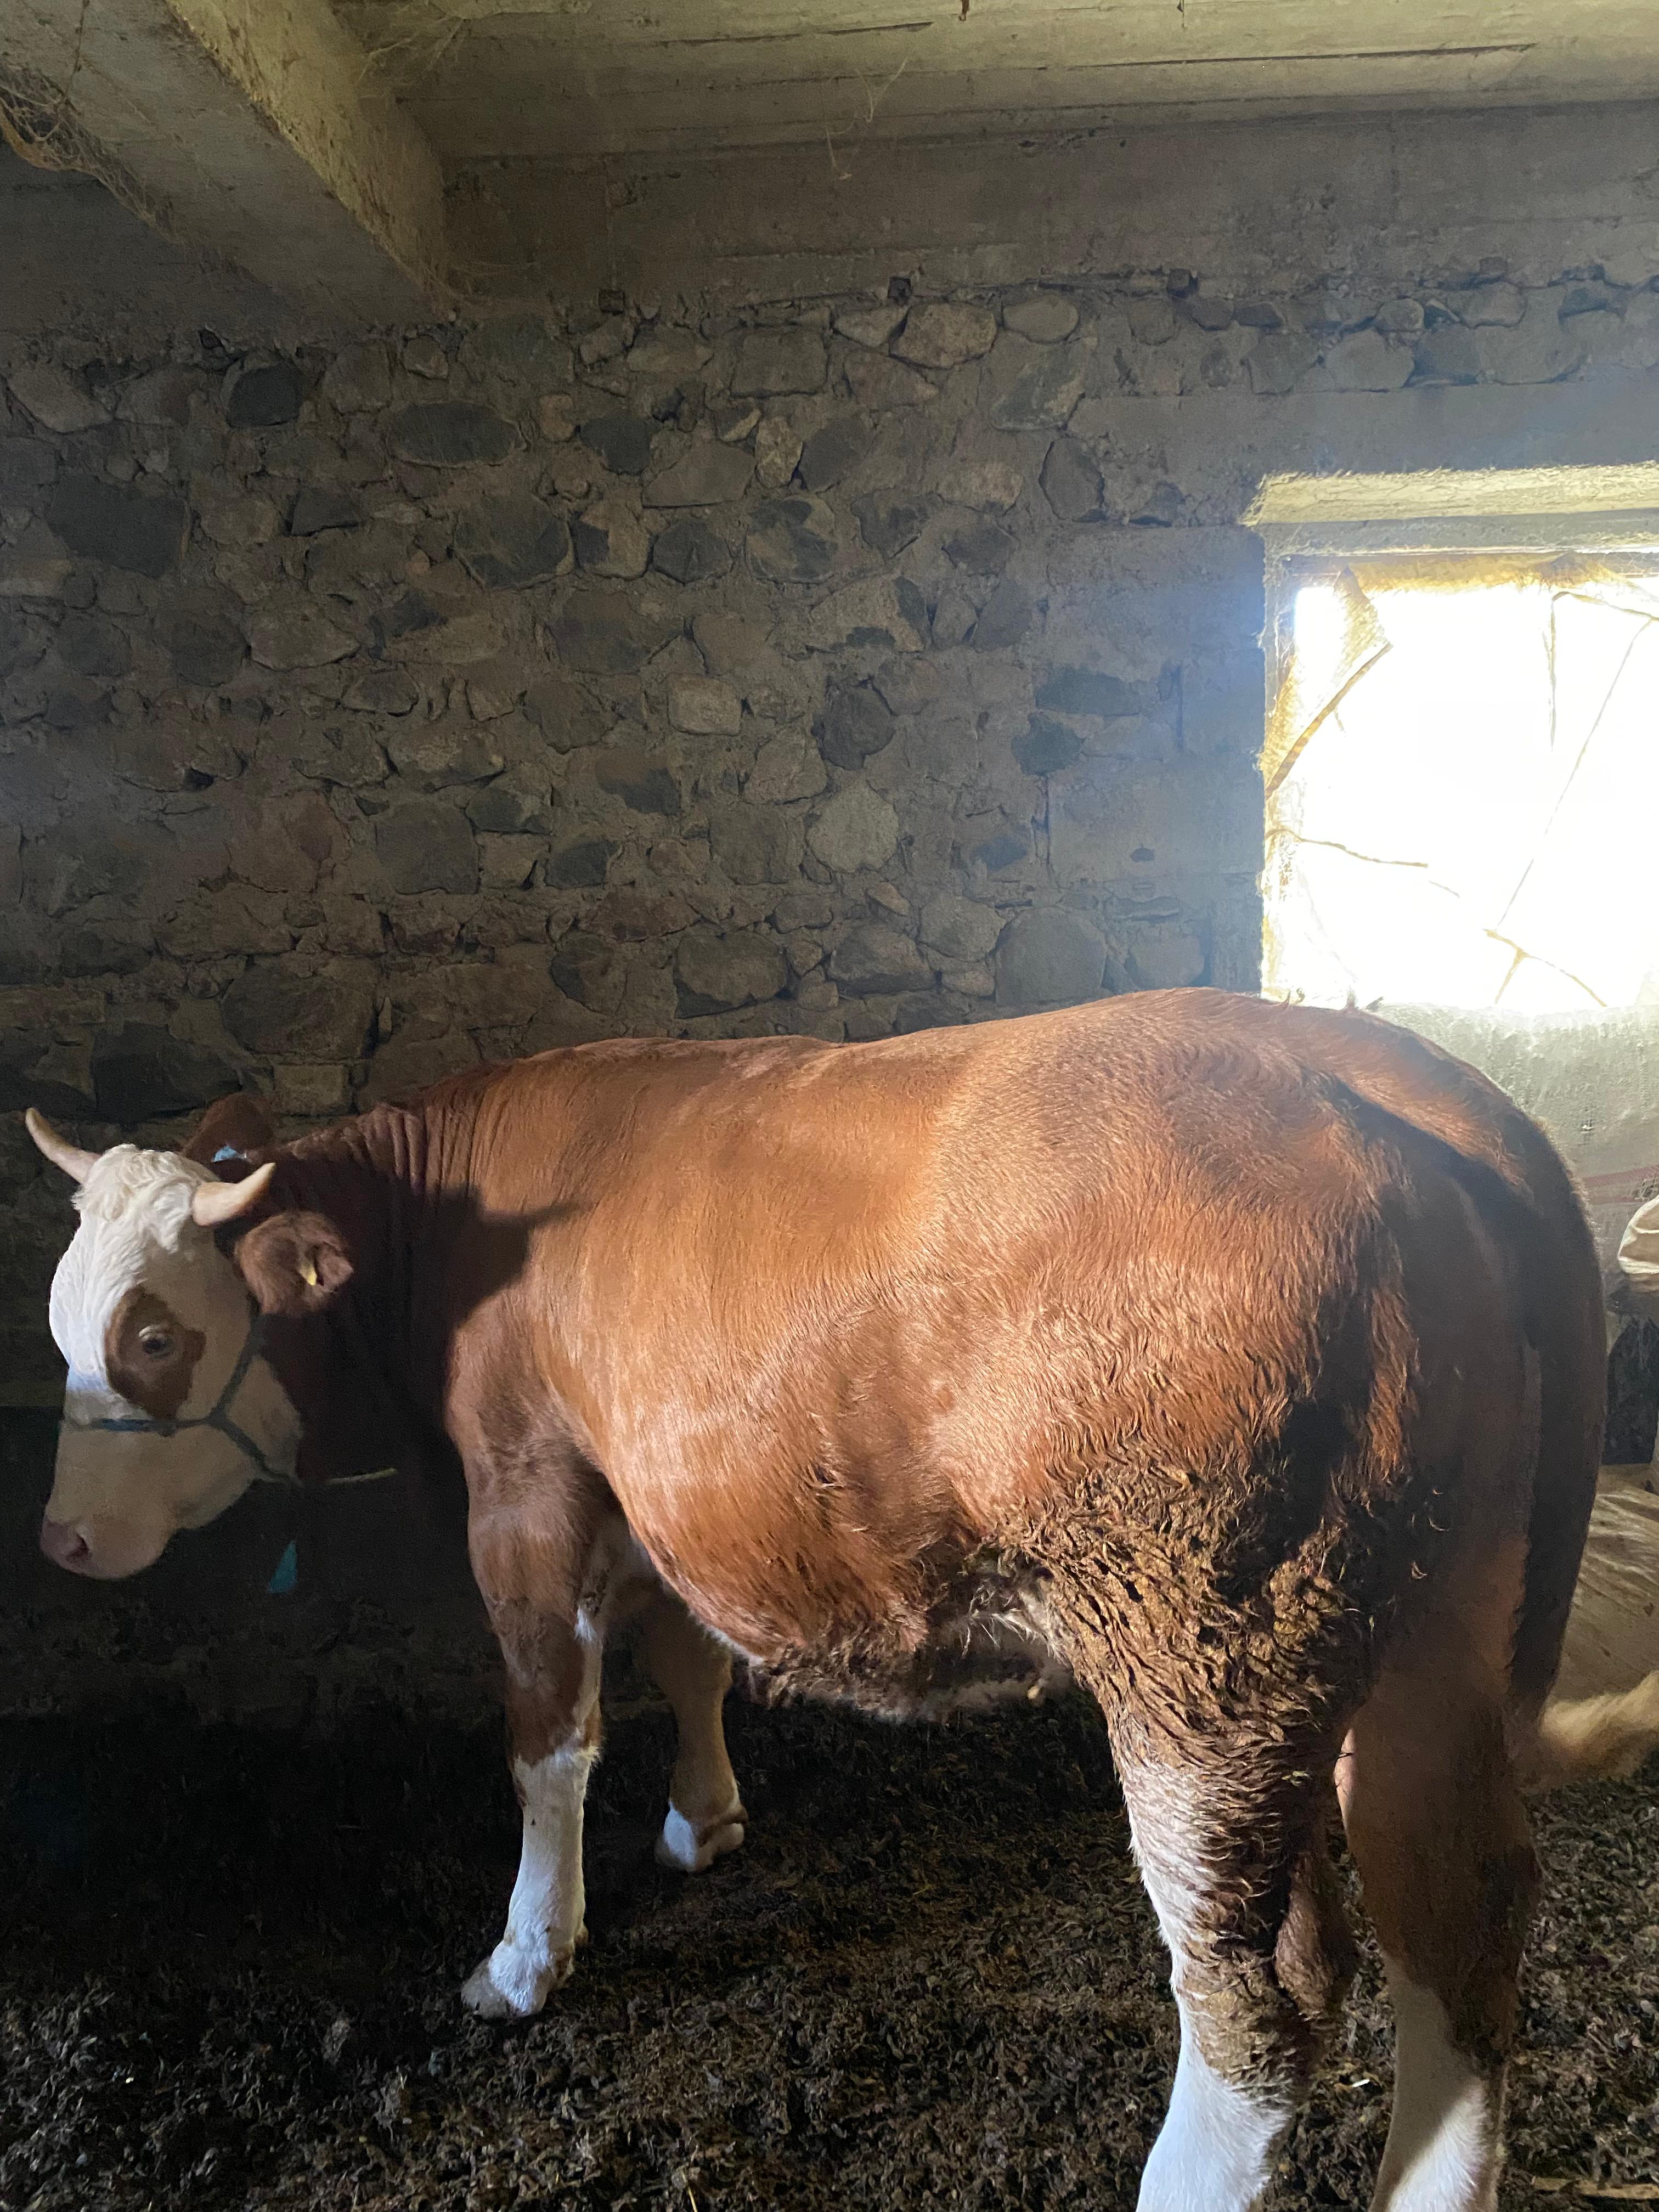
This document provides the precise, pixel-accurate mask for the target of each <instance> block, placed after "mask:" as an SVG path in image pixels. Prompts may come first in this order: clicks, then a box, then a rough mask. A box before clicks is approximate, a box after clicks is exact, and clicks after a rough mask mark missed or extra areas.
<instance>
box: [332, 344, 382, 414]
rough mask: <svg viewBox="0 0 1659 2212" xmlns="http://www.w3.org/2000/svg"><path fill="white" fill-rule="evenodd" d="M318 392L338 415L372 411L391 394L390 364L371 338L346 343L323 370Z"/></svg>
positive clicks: (380, 346)
mask: <svg viewBox="0 0 1659 2212" xmlns="http://www.w3.org/2000/svg"><path fill="white" fill-rule="evenodd" d="M321 390H322V395H323V397H324V398H325V399H326V400H327V401H328V402H329V404H330V405H331V406H333V407H337V408H338V409H339V410H340V412H341V414H342V415H373V414H375V413H377V412H378V410H380V408H382V407H385V406H386V405H388V404H390V402H391V398H392V364H391V363H390V362H388V361H387V359H386V348H385V347H384V346H383V345H382V344H380V343H379V341H378V340H375V341H374V342H372V343H369V344H368V345H356V346H348V347H347V348H346V349H345V350H344V352H343V353H338V354H336V356H334V358H333V360H332V361H331V362H330V363H329V365H328V367H327V368H326V369H325V371H324V373H323V381H322V386H321Z"/></svg>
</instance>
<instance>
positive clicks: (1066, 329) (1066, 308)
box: [1002, 292, 1232, 345]
mask: <svg viewBox="0 0 1659 2212" xmlns="http://www.w3.org/2000/svg"><path fill="white" fill-rule="evenodd" d="M1077 319H1078V318H1077V309H1076V308H1075V307H1073V305H1072V303H1071V301H1069V300H1067V299H1066V298H1064V297H1062V295H1060V293H1058V292H1033V293H1032V294H1031V295H1030V297H1029V298H1027V299H1024V300H1011V301H1009V302H1008V303H1007V304H1006V306H1005V307H1004V308H1003V310H1002V326H1003V328H1004V329H1005V330H1008V331H1014V332H1016V333H1017V335H1018V336H1019V337H1023V338H1030V341H1031V343H1032V344H1033V345H1058V344H1059V343H1060V341H1061V340H1062V339H1064V338H1068V337H1071V335H1072V332H1073V331H1074V330H1075V329H1076V328H1077ZM1227 319H1228V321H1229V322H1231V320H1232V316H1231V312H1229V314H1228V317H1227Z"/></svg>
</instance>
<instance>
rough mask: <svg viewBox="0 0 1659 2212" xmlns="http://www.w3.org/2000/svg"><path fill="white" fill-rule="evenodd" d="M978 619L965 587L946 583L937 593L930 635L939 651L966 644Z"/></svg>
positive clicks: (977, 611) (942, 651) (947, 650)
mask: <svg viewBox="0 0 1659 2212" xmlns="http://www.w3.org/2000/svg"><path fill="white" fill-rule="evenodd" d="M978 620H979V609H978V608H977V607H976V606H975V604H974V602H973V600H972V599H969V596H968V593H967V591H966V589H965V588H964V587H963V586H962V585H961V584H957V583H951V584H947V585H946V586H945V589H944V590H943V591H942V592H940V593H939V603H938V605H936V606H935V607H934V609H933V627H932V629H931V631H930V633H929V634H930V635H931V636H932V638H933V643H934V644H935V645H936V646H937V647H939V651H940V652H941V653H946V652H949V650H950V649H951V647H952V646H957V645H966V644H967V642H968V641H969V638H970V637H972V635H973V634H974V625H975V623H976V622H977V621H978Z"/></svg>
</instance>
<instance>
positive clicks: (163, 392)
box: [115, 368, 201, 430]
mask: <svg viewBox="0 0 1659 2212" xmlns="http://www.w3.org/2000/svg"><path fill="white" fill-rule="evenodd" d="M200 381H201V380H200V378H199V377H197V376H196V375H193V374H191V371H190V370H189V369H187V368H153V369H151V370H150V372H149V374H148V375H147V376H139V377H135V378H134V379H133V380H132V382H131V384H130V385H128V386H127V388H126V390H125V392H123V393H122V394H121V400H120V404H119V405H118V407H117V409H116V410H115V411H116V413H117V414H118V415H119V416H121V417H122V419H123V420H124V421H125V422H142V423H143V424H144V425H145V426H146V427H147V428H151V429H158V430H159V429H163V428H182V426H183V425H184V424H185V423H186V422H189V420H190V403H191V397H192V395H193V394H194V393H195V392H196V390H197V386H198V385H199V384H200Z"/></svg>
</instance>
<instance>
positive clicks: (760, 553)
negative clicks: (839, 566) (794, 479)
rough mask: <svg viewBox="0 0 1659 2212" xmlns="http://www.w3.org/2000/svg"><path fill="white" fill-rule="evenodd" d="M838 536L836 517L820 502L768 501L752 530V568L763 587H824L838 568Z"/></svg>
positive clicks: (806, 499) (749, 544) (802, 497)
mask: <svg viewBox="0 0 1659 2212" xmlns="http://www.w3.org/2000/svg"><path fill="white" fill-rule="evenodd" d="M837 536H838V533H837V530H836V517H835V514H834V513H833V511H832V510H831V509H830V508H829V507H826V506H825V505H824V503H823V501H822V500H821V499H814V498H812V497H811V495H810V494H802V495H800V496H799V497H798V498H793V499H774V500H768V501H765V503H764V504H763V505H762V506H761V507H757V509H756V510H755V514H754V519H753V520H752V521H751V522H750V526H749V535H748V538H747V540H746V550H747V552H748V555H749V565H750V568H752V569H753V571H754V572H755V574H756V575H757V576H758V577H759V578H760V579H761V580H762V581H763V583H769V584H817V583H821V582H822V581H823V579H824V578H825V577H826V576H828V575H829V574H830V573H831V571H832V570H833V569H834V568H835V565H836V548H837Z"/></svg>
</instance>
